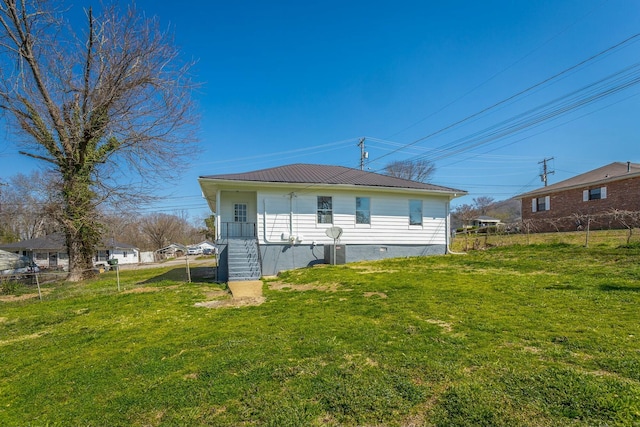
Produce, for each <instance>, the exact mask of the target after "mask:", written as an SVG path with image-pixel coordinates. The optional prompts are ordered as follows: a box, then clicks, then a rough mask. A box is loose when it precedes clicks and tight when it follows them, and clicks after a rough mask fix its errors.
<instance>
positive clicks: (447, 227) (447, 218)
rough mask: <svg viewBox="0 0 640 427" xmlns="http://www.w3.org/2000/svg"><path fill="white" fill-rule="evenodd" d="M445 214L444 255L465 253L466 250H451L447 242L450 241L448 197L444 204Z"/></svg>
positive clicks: (449, 206) (449, 201)
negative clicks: (445, 204)
mask: <svg viewBox="0 0 640 427" xmlns="http://www.w3.org/2000/svg"><path fill="white" fill-rule="evenodd" d="M446 214H447V217H446V219H445V224H446V225H445V230H446V236H445V242H446V245H445V247H446V250H445V254H446V255H466V252H454V251H452V250H451V248H449V243H450V241H451V198H449V200H447V206H446Z"/></svg>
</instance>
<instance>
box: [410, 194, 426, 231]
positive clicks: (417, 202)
mask: <svg viewBox="0 0 640 427" xmlns="http://www.w3.org/2000/svg"><path fill="white" fill-rule="evenodd" d="M414 207H419V208H420V222H419V223H417V222H413V221H412V219H413V218H412V213H413V209H414ZM423 208H424V207H423V203H422V200H419V199H409V226H416V227H421V226H422V224H423V223H424V210H423ZM416 213H417V211H416Z"/></svg>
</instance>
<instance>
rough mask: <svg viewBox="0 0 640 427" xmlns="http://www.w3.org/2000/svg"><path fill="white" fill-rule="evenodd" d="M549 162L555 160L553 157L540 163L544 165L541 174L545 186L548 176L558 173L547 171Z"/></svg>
mask: <svg viewBox="0 0 640 427" xmlns="http://www.w3.org/2000/svg"><path fill="white" fill-rule="evenodd" d="M549 160H553V157H549V158H548V159H543V160H542V161H541V162H538V164H539V165H540V164H541V165H542V173H541V174H540V180H541V181H542V182H544V186H545V187H546V186H547V176H548V175H551V174H554V173H556V171H550V170H548V169H547V162H548V161H549Z"/></svg>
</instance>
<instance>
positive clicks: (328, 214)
mask: <svg viewBox="0 0 640 427" xmlns="http://www.w3.org/2000/svg"><path fill="white" fill-rule="evenodd" d="M316 200H317V202H316V203H317V205H316V207H317V210H316V223H317V224H333V197H332V196H318V197H317V199H316ZM327 202H328V204H327Z"/></svg>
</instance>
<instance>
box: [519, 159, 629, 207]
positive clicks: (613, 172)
mask: <svg viewBox="0 0 640 427" xmlns="http://www.w3.org/2000/svg"><path fill="white" fill-rule="evenodd" d="M637 177H640V164H638V163H629V164H627V163H623V162H614V163H610V164H608V165H606V166H602V167H599V168H597V169H594V170H591V171H588V172H585V173H583V174H580V175H576V176H574V177H573V178H569V179H565V180H564V181H560V182H557V183H555V184H552V185H549V186H547V187H542V188H538V189H537V190H533V191H529V192H527V193H523V194H519V195H517V196H515V197H514V198H515V199H524V198H526V197H531V196H537V195H541V194H551V193H557V192H560V191H565V190H572V189H576V188H585V187H591V186H595V185H599V184H605V183H607V182H613V181H620V180H623V179H629V178H637Z"/></svg>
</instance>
